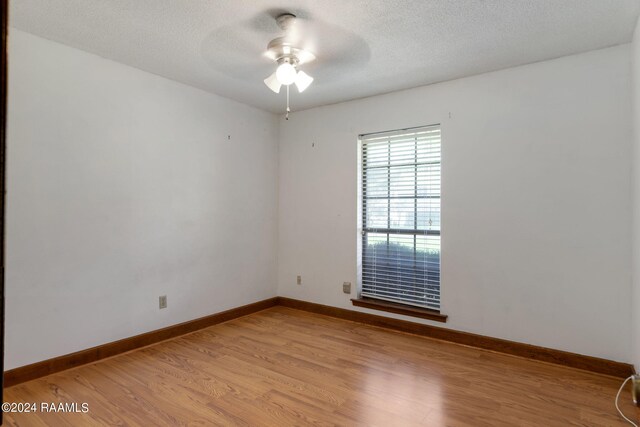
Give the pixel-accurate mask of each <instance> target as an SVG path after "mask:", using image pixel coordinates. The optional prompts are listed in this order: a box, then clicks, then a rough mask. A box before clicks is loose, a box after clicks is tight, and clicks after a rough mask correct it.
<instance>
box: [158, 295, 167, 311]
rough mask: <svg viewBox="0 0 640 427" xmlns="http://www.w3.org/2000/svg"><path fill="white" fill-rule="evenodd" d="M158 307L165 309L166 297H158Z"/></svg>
mask: <svg viewBox="0 0 640 427" xmlns="http://www.w3.org/2000/svg"><path fill="white" fill-rule="evenodd" d="M158 306H159V307H160V309H163V308H167V296H166V295H162V296H160V297H158Z"/></svg>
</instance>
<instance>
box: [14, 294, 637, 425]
mask: <svg viewBox="0 0 640 427" xmlns="http://www.w3.org/2000/svg"><path fill="white" fill-rule="evenodd" d="M620 382H621V381H620V379H618V378H614V377H609V376H605V375H598V374H594V373H590V372H585V371H581V370H577V369H572V368H567V367H562V366H557V365H551V364H547V363H542V362H536V361H532V360H528V359H523V358H518V357H514V356H509V355H505V354H500V353H494V352H490V351H485V350H479V349H476V348H472V347H466V346H462V345H458V344H453V343H448V342H444V341H439V340H434V339H429V338H426V337H421V336H416V335H411V334H405V333H400V332H396V331H391V330H386V329H382V328H377V327H373V326H368V325H364V324H360V323H355V322H349V321H345V320H341V319H335V318H331V317H326V316H322V315H318V314H313V313H308V312H304V311H299V310H294V309H290V308H286V307H281V306H277V307H273V308H269V309H267V310H264V311H261V312H258V313H254V314H251V315H249V316H245V317H241V318H238V319H234V320H231V321H229V322H226V323H222V324H218V325H214V326H211V327H209V328H206V329H202V330H200V331H197V332H194V333H191V334H189V335H185V336H182V337H178V338H175V339H172V340H168V341H165V342H162V343H159V344H156V345H153V346H149V347H145V348H142V349H139V350H135V351H132V352H129V353H125V354H122V355H119V356H116V357H113V358H110V359H105V360H102V361H100V362H96V363H93V364H90V365H86V366H81V367H78V368H75V369H72V370H69V371H65V372H60V373H57V374H54V375H50V376H48V377H44V378H40V379H37V380H33V381H30V382H27V383H23V384H19V385H16V386H13V387H10V388H7V389H6V390H5V401H6V402H21V403H25V402H35V403H36V404H37V405H38V409H40V407H39V405H40V404H41V402H49V403H54V404H57V403H60V402H63V403H76V404H78V406H79V405H81V404H82V403H87V404H88V407H89V411H88V412H87V413H81V412H80V413H52V412H49V413H47V412H42V411H40V410H39V411H38V412H36V413H5V422H6V425H10V426H28V427H31V426H36V427H37V426H94V425H95V426H100V425H121V426H200V425H202V426H209V425H215V426H289V425H296V426H297V425H314V426H332V425H343V426H381V427H388V426H403V427H404V426H473V427H478V426H492V427H493V426H571V425H581V426H625V425H626V424H625V422H624V421H623V420H622V419H621V418H620V417H619V416H618V414H617V413H616V410H615V407H614V404H613V399H614V398H615V394H616V392H617V390H618V387H619V385H620ZM622 397H623V398H622V405H621V406H622V408H623V410H624V411H625V413H626V414H628V416H637V415H636V414H637V411H636V409H635V408H634V407H633V406H632V404H631V403H630V392H629V390H628V389H627V390H625V392H624V393H623V395H622Z"/></svg>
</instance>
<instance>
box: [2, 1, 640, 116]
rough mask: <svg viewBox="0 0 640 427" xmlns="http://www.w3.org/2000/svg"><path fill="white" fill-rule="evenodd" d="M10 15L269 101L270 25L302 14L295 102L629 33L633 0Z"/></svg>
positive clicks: (193, 80)
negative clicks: (306, 80)
mask: <svg viewBox="0 0 640 427" xmlns="http://www.w3.org/2000/svg"><path fill="white" fill-rule="evenodd" d="M10 3H11V9H10V24H11V25H12V26H13V27H16V28H18V29H21V30H24V31H27V32H30V33H33V34H36V35H38V36H41V37H44V38H47V39H51V40H54V41H58V42H61V43H64V44H67V45H69V46H73V47H76V48H79V49H82V50H85V51H87V52H92V53H95V54H98V55H100V56H103V57H105V58H109V59H113V60H115V61H118V62H121V63H124V64H128V65H131V66H133V67H137V68H140V69H142V70H146V71H149V72H151V73H154V74H158V75H161V76H165V77H168V78H171V79H174V80H177V81H180V82H184V83H186V84H189V85H192V86H195V87H198V88H201V89H204V90H207V91H210V92H214V93H217V94H219V95H222V96H225V97H228V98H232V99H235V100H238V101H240V102H244V103H246V104H250V105H254V106H256V107H259V108H263V109H266V110H269V111H273V112H282V111H283V110H284V102H285V98H284V97H285V94H284V92H285V91H284V90H283V91H281V92H280V94H279V95H276V94H274V93H273V92H271V91H270V90H269V89H267V87H266V86H265V85H264V84H263V83H262V79H264V78H265V77H266V76H268V75H269V74H270V73H271V72H273V71H274V69H275V65H274V64H273V63H272V62H270V61H269V60H268V59H266V58H265V57H263V56H262V53H263V52H264V50H265V47H266V45H267V43H268V42H269V40H271V39H272V38H275V37H277V36H279V35H280V30H279V28H278V27H277V26H276V24H275V21H274V20H273V18H272V17H273V16H274V15H277V14H278V13H279V12H282V11H290V12H293V13H295V14H297V15H298V16H299V17H301V18H303V19H302V20H300V31H302V32H303V34H305V35H308V37H307V39H308V40H307V42H308V44H309V45H310V46H312V49H313V50H314V53H315V54H316V56H317V60H316V61H315V62H313V63H310V64H307V65H305V67H304V70H305V71H306V72H308V73H309V74H311V75H313V76H314V77H315V78H316V80H315V82H314V83H313V84H312V85H311V86H310V87H309V89H307V91H306V92H305V93H303V94H300V95H298V94H297V92H296V91H295V90H293V91H292V94H291V98H292V107H293V110H296V109H298V110H299V109H304V108H310V107H314V106H318V105H324V104H330V103H335V102H340V101H345V100H349V99H355V98H361V97H365V96H370V95H376V94H380V93H385V92H390V91H394V90H399V89H405V88H410V87H415V86H420V85H425V84H429V83H435V82H439V81H444V80H450V79H453V78H457V77H463V76H468V75H473V74H479V73H483V72H487V71H493V70H498V69H502V68H507V67H511V66H515V65H521V64H526V63H531V62H535V61H541V60H545V59H551V58H556V57H560V56H564V55H569V54H573V53H578V52H584V51H588V50H592V49H598V48H603V47H607V46H612V45H616V44H620V43H626V42H629V41H631V38H632V34H633V29H634V26H635V22H636V19H637V17H638V14H639V12H640V0H455V1H454V0H405V1H400V0H366V1H364V0H360V1H356V0H322V1H301V0H297V1H296V0H282V1H279V2H276V1H273V0H12V1H10Z"/></svg>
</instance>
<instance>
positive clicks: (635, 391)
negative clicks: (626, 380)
mask: <svg viewBox="0 0 640 427" xmlns="http://www.w3.org/2000/svg"><path fill="white" fill-rule="evenodd" d="M631 396H632V397H633V403H635V405H636V406H639V407H640V375H634V376H633V378H631Z"/></svg>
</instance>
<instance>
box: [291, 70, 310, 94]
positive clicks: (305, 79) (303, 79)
mask: <svg viewBox="0 0 640 427" xmlns="http://www.w3.org/2000/svg"><path fill="white" fill-rule="evenodd" d="M311 82H313V77H311V76H310V75H309V74H307V73H305V72H304V71H298V76H297V77H296V82H295V83H296V86H297V87H298V92H304V90H305V89H306V88H308V87H309V85H310V84H311Z"/></svg>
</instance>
